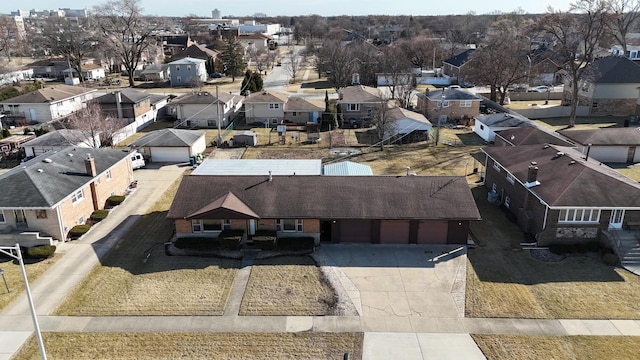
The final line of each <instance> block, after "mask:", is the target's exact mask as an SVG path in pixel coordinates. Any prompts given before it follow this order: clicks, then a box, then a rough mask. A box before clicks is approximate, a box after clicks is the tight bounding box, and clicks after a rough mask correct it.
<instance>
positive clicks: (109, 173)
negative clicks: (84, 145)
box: [105, 170, 111, 181]
mask: <svg viewBox="0 0 640 360" xmlns="http://www.w3.org/2000/svg"><path fill="white" fill-rule="evenodd" d="M105 177H106V178H107V181H109V180H111V170H107V173H106V174H105Z"/></svg>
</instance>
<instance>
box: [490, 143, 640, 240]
mask: <svg viewBox="0 0 640 360" xmlns="http://www.w3.org/2000/svg"><path fill="white" fill-rule="evenodd" d="M482 151H483V152H484V153H485V154H486V155H487V158H486V163H485V177H484V179H485V185H486V186H487V188H488V189H489V191H495V193H496V194H497V197H498V200H499V202H500V204H501V205H502V206H503V207H505V208H506V209H507V210H508V211H509V212H510V213H511V214H512V215H513V217H514V218H515V219H516V222H517V225H518V226H519V227H520V229H522V231H524V232H525V233H529V234H532V235H534V236H535V240H536V241H537V243H538V245H540V246H547V245H551V244H569V243H586V242H595V241H600V242H601V243H605V244H606V242H607V240H606V236H607V233H610V232H611V231H613V230H620V229H629V228H630V227H633V226H635V224H639V221H640V185H639V184H638V183H637V182H635V181H633V180H631V179H629V178H627V177H625V176H623V175H622V174H620V173H618V172H617V171H615V170H613V169H611V168H609V167H608V166H605V165H603V164H602V163H600V162H599V161H596V160H594V159H592V158H589V159H585V155H583V154H581V153H580V152H579V151H577V150H575V149H573V148H570V147H563V146H557V145H547V144H544V145H543V144H539V145H522V146H513V147H511V146H494V147H488V148H484V149H482Z"/></svg>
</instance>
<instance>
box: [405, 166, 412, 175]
mask: <svg viewBox="0 0 640 360" xmlns="http://www.w3.org/2000/svg"><path fill="white" fill-rule="evenodd" d="M406 169H407V176H409V175H410V174H411V173H410V172H409V171H411V166H407V167H406Z"/></svg>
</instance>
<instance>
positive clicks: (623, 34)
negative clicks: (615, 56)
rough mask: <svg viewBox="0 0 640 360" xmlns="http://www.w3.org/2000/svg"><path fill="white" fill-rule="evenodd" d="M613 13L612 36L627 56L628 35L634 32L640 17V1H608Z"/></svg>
mask: <svg viewBox="0 0 640 360" xmlns="http://www.w3.org/2000/svg"><path fill="white" fill-rule="evenodd" d="M608 2H609V7H610V9H611V12H612V13H613V21H612V22H611V34H612V35H613V37H614V38H615V39H616V42H617V43H618V44H620V46H622V51H623V52H624V54H625V56H626V55H627V34H629V32H631V31H632V30H633V27H634V26H635V25H636V24H637V21H638V17H640V1H638V0H608Z"/></svg>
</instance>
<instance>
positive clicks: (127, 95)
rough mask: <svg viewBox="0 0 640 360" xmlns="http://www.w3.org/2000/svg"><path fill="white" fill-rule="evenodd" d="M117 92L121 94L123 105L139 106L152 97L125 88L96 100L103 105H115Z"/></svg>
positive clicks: (142, 92)
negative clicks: (138, 104)
mask: <svg viewBox="0 0 640 360" xmlns="http://www.w3.org/2000/svg"><path fill="white" fill-rule="evenodd" d="M116 92H120V98H121V101H122V103H123V104H137V103H139V102H141V101H144V100H145V99H148V98H150V97H151V95H149V94H147V93H146V92H144V91H139V90H135V89H131V88H124V89H122V90H118V91H112V92H110V93H108V94H104V95H102V96H99V97H97V98H96V100H97V101H98V102H99V103H101V104H115V103H116Z"/></svg>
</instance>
